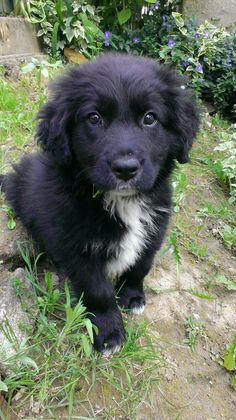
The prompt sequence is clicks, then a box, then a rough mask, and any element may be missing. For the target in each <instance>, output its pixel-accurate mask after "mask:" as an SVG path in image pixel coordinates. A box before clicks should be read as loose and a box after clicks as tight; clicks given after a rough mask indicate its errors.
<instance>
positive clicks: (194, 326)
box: [184, 315, 204, 352]
mask: <svg viewBox="0 0 236 420" xmlns="http://www.w3.org/2000/svg"><path fill="white" fill-rule="evenodd" d="M196 318H198V317H196V315H195V317H194V316H193V315H190V316H189V317H188V318H187V322H186V339H185V340H184V343H185V344H187V346H189V347H190V348H191V350H192V351H193V352H195V351H196V345H197V342H198V340H199V338H200V337H204V328H203V325H202V324H200V323H199V322H198V320H197V319H196Z"/></svg>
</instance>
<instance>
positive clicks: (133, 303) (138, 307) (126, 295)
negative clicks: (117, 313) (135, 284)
mask: <svg viewBox="0 0 236 420" xmlns="http://www.w3.org/2000/svg"><path fill="white" fill-rule="evenodd" d="M118 305H119V307H120V308H121V309H123V310H128V311H129V312H131V313H133V314H135V315H140V314H141V313H142V312H143V311H144V308H145V295H144V292H143V291H140V290H138V289H133V288H131V287H128V286H126V285H124V286H123V287H122V288H121V289H120V290H119V292H118Z"/></svg>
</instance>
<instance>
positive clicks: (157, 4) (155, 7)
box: [149, 0, 161, 10]
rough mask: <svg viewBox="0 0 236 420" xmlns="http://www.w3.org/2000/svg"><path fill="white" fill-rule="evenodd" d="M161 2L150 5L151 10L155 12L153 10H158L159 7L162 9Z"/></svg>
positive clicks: (158, 0)
mask: <svg viewBox="0 0 236 420" xmlns="http://www.w3.org/2000/svg"><path fill="white" fill-rule="evenodd" d="M160 4H161V1H160V0H157V1H156V3H153V4H150V5H149V9H150V10H153V9H158V7H160Z"/></svg>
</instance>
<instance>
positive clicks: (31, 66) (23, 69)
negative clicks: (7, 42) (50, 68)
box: [21, 62, 36, 74]
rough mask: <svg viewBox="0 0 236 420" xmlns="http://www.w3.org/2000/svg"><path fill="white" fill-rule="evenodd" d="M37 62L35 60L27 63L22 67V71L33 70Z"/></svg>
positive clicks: (24, 72)
mask: <svg viewBox="0 0 236 420" xmlns="http://www.w3.org/2000/svg"><path fill="white" fill-rule="evenodd" d="M35 67H36V66H35V64H34V63H33V62H31V63H28V64H26V65H25V66H24V67H22V70H21V71H22V73H23V74H26V73H29V72H31V71H33V70H34V69H35Z"/></svg>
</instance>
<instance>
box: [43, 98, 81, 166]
mask: <svg viewBox="0 0 236 420" xmlns="http://www.w3.org/2000/svg"><path fill="white" fill-rule="evenodd" d="M72 118H73V113H72V112H71V110H70V105H69V104H67V103H66V99H63V98H62V97H60V96H58V95H56V97H55V98H54V99H52V100H51V101H50V102H48V103H46V104H45V105H44V106H43V108H42V109H41V111H40V112H39V114H38V117H37V119H38V121H39V124H38V127H37V131H36V139H37V142H38V144H39V145H40V146H41V147H42V149H43V150H44V151H46V152H49V153H51V154H52V155H53V156H54V158H55V159H56V161H57V162H58V164H61V165H68V164H69V163H70V161H71V158H72V155H71V150H70V126H71V121H72Z"/></svg>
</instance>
